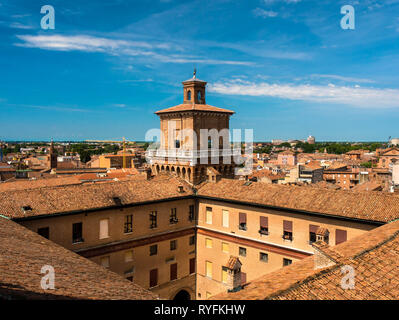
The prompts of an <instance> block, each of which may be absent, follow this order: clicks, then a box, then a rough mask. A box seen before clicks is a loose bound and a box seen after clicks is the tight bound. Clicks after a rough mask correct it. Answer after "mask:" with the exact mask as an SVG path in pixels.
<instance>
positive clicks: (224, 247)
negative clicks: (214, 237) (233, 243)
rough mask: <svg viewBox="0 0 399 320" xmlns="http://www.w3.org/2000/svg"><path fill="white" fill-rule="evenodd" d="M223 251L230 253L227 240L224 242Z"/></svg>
mask: <svg viewBox="0 0 399 320" xmlns="http://www.w3.org/2000/svg"><path fill="white" fill-rule="evenodd" d="M222 251H223V252H225V253H229V244H228V243H227V242H222Z"/></svg>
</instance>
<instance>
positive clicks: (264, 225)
mask: <svg viewBox="0 0 399 320" xmlns="http://www.w3.org/2000/svg"><path fill="white" fill-rule="evenodd" d="M259 220H260V221H259V224H260V228H259V233H260V234H264V235H268V234H269V218H268V217H260V219H259Z"/></svg>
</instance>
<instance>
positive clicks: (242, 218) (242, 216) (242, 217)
mask: <svg viewBox="0 0 399 320" xmlns="http://www.w3.org/2000/svg"><path fill="white" fill-rule="evenodd" d="M238 228H239V229H240V230H244V231H245V230H247V214H246V213H244V212H240V213H239V226H238Z"/></svg>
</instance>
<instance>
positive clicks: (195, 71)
mask: <svg viewBox="0 0 399 320" xmlns="http://www.w3.org/2000/svg"><path fill="white" fill-rule="evenodd" d="M196 74H197V69H196V68H194V72H193V79H195V75H196Z"/></svg>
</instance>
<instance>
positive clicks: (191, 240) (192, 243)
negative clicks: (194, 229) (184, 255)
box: [188, 236, 195, 246]
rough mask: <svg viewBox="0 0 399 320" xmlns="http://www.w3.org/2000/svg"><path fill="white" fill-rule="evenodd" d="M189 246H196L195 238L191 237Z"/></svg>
mask: <svg viewBox="0 0 399 320" xmlns="http://www.w3.org/2000/svg"><path fill="white" fill-rule="evenodd" d="M188 244H189V245H190V246H193V245H195V236H191V237H190V239H189V242H188Z"/></svg>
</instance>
